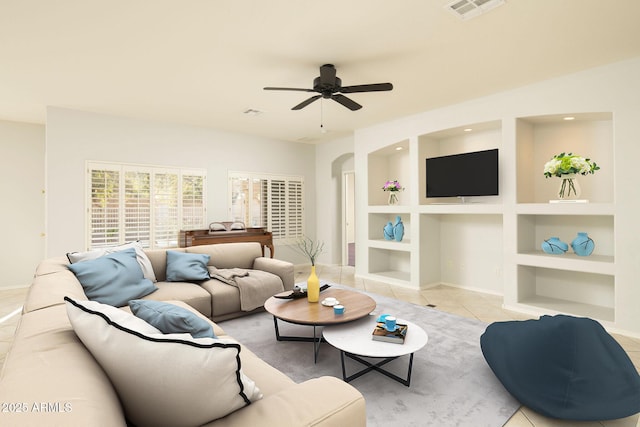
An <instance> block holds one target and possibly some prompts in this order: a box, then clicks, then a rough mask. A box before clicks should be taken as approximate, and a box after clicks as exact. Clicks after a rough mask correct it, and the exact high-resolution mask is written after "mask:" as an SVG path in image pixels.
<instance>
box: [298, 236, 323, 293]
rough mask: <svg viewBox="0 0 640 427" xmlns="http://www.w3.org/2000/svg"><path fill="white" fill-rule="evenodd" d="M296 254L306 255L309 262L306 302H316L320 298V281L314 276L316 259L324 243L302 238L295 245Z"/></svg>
mask: <svg viewBox="0 0 640 427" xmlns="http://www.w3.org/2000/svg"><path fill="white" fill-rule="evenodd" d="M296 248H297V249H298V252H300V253H302V254H304V255H306V256H307V257H308V258H309V261H311V274H310V275H309V278H308V279H307V300H308V301H309V302H318V299H319V298H320V279H318V276H317V275H316V258H317V257H318V255H320V254H321V253H322V251H323V250H324V242H314V241H313V240H312V239H310V238H308V237H303V238H302V239H301V240H299V241H298V243H297V244H296Z"/></svg>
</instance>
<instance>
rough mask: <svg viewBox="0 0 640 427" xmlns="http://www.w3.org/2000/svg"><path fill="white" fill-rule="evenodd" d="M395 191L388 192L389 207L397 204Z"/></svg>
mask: <svg viewBox="0 0 640 427" xmlns="http://www.w3.org/2000/svg"><path fill="white" fill-rule="evenodd" d="M396 193H397V192H396V191H389V206H394V205H397V204H398V195H397V194H396Z"/></svg>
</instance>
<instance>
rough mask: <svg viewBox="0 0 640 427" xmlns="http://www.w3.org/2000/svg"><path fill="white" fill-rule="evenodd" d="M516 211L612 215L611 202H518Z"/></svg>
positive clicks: (548, 213)
mask: <svg viewBox="0 0 640 427" xmlns="http://www.w3.org/2000/svg"><path fill="white" fill-rule="evenodd" d="M516 213H518V214H528V215H614V213H615V206H614V205H613V203H519V204H517V205H516Z"/></svg>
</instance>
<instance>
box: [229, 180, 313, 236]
mask: <svg viewBox="0 0 640 427" xmlns="http://www.w3.org/2000/svg"><path fill="white" fill-rule="evenodd" d="M229 182H230V184H229V188H230V191H229V194H230V197H231V201H230V204H229V205H230V212H231V217H232V218H233V220H234V221H244V222H245V224H247V225H248V226H254V227H256V226H262V227H266V228H267V230H269V231H271V233H272V234H273V238H274V239H277V240H284V239H298V238H300V237H302V236H303V235H304V215H303V214H304V210H303V209H304V206H303V200H304V197H303V180H302V178H301V177H284V176H283V177H281V176H269V175H267V176H265V175H257V174H255V175H254V174H247V173H241V172H235V173H230V175H229Z"/></svg>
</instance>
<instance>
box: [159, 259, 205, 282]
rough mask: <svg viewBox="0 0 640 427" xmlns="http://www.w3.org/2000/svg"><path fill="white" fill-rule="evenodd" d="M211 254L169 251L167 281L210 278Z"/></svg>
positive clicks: (189, 280)
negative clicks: (209, 264)
mask: <svg viewBox="0 0 640 427" xmlns="http://www.w3.org/2000/svg"><path fill="white" fill-rule="evenodd" d="M209 258H210V256H209V255H206V254H188V253H185V252H177V251H167V282H193V281H196V282H197V281H202V280H209V279H210V276H209V270H208V269H207V263H208V262H209Z"/></svg>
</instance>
